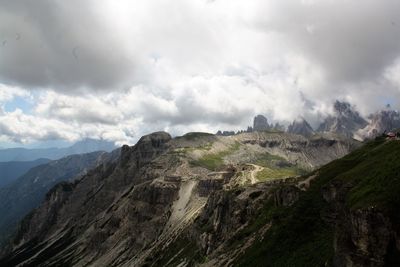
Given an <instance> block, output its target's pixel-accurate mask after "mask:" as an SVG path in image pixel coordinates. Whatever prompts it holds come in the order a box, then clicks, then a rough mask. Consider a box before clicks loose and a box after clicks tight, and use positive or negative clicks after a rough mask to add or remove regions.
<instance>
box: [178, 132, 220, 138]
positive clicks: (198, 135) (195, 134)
mask: <svg viewBox="0 0 400 267" xmlns="http://www.w3.org/2000/svg"><path fill="white" fill-rule="evenodd" d="M209 136H214V135H213V134H211V133H203V132H192V133H187V134H185V135H183V136H181V137H180V138H185V139H186V140H195V139H197V138H201V137H209Z"/></svg>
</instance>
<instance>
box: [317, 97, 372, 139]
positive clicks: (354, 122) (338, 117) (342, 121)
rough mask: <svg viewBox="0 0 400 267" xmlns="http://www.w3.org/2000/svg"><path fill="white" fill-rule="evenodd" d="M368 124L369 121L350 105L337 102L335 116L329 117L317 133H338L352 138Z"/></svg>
mask: <svg viewBox="0 0 400 267" xmlns="http://www.w3.org/2000/svg"><path fill="white" fill-rule="evenodd" d="M367 124H368V123H367V121H366V120H365V119H364V118H362V117H361V116H360V114H359V113H358V112H357V111H355V110H354V108H353V107H352V106H351V105H350V104H349V103H347V102H340V101H338V100H337V101H336V102H335V104H334V115H330V116H328V117H327V118H326V119H325V120H324V122H323V123H322V124H321V125H320V126H319V127H318V129H317V131H318V132H331V133H338V134H342V135H344V136H347V137H350V138H351V137H353V136H354V133H355V132H356V131H358V130H359V129H362V128H364V127H365V126H367Z"/></svg>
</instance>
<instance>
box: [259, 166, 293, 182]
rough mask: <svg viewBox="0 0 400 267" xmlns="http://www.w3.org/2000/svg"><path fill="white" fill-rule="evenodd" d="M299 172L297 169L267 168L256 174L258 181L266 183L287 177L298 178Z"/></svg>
mask: <svg viewBox="0 0 400 267" xmlns="http://www.w3.org/2000/svg"><path fill="white" fill-rule="evenodd" d="M297 175H298V172H296V169H295V168H279V169H278V168H277V169H270V168H267V167H265V168H264V169H262V170H261V171H259V172H258V173H257V174H256V178H257V180H259V181H261V182H264V181H268V180H273V179H281V178H286V177H293V176H297Z"/></svg>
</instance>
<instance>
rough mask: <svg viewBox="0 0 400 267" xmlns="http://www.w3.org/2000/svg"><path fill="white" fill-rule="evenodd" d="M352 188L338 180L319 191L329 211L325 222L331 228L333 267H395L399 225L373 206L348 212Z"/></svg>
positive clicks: (397, 261) (398, 259)
mask: <svg viewBox="0 0 400 267" xmlns="http://www.w3.org/2000/svg"><path fill="white" fill-rule="evenodd" d="M352 188H353V185H351V184H348V183H345V182H342V181H340V180H335V181H333V182H331V183H329V184H328V185H326V186H324V187H323V188H322V194H323V197H324V199H325V200H326V201H327V202H328V203H329V204H330V208H331V213H330V218H328V221H329V223H331V224H332V225H333V226H334V249H335V256H334V258H333V266H360V267H362V266H397V265H398V264H400V258H399V255H400V254H399V252H400V246H399V245H400V238H399V236H398V230H399V229H398V226H399V225H397V223H396V222H395V221H393V218H390V216H389V214H387V211H386V212H385V211H384V210H382V209H381V208H379V207H376V206H370V207H365V208H357V209H349V208H348V207H347V205H346V198H347V197H348V195H349V191H350V190H351V189H352ZM396 253H397V254H396Z"/></svg>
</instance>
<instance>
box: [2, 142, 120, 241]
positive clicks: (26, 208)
mask: <svg viewBox="0 0 400 267" xmlns="http://www.w3.org/2000/svg"><path fill="white" fill-rule="evenodd" d="M118 153H119V149H117V150H115V151H114V152H112V153H107V152H92V153H88V154H78V155H71V156H68V157H65V158H62V159H59V160H55V161H50V162H48V163H46V164H42V165H39V166H36V167H34V168H32V169H30V170H29V171H28V172H27V173H25V174H24V175H22V176H21V177H19V178H18V179H17V180H15V181H14V182H12V183H10V184H9V185H7V186H5V187H2V188H0V214H2V216H1V217H0V244H3V243H4V242H5V241H6V240H7V238H8V237H9V236H10V235H12V233H13V232H14V230H15V227H16V225H17V223H18V222H19V221H20V220H21V219H22V218H23V217H24V216H25V215H27V214H28V213H29V212H30V211H31V210H33V209H34V208H36V207H37V206H38V205H39V204H40V203H41V202H42V201H43V200H44V198H45V195H46V193H47V192H48V191H49V190H50V189H51V188H52V187H53V186H54V185H56V184H57V183H59V182H62V181H73V180H74V179H79V177H80V176H82V175H84V174H86V173H87V172H88V171H89V170H91V169H92V168H94V167H96V166H98V165H99V164H101V163H103V162H107V161H112V160H114V158H115V157H116V155H118Z"/></svg>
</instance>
